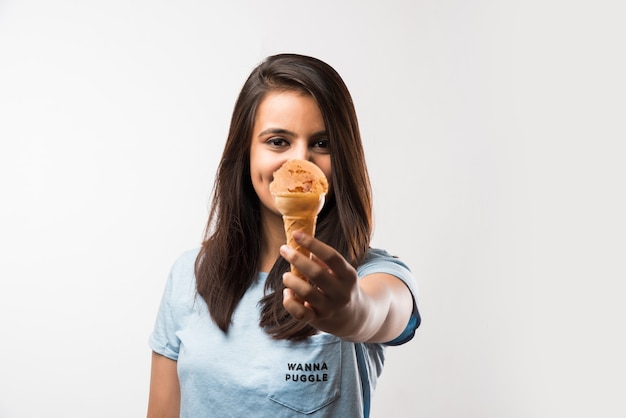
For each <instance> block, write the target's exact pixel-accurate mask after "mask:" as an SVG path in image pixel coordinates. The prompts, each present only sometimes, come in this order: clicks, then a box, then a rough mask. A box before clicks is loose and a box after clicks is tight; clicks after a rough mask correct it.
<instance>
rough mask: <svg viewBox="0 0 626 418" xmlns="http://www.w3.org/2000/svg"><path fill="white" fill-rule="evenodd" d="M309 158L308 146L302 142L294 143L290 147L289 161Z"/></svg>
mask: <svg viewBox="0 0 626 418" xmlns="http://www.w3.org/2000/svg"><path fill="white" fill-rule="evenodd" d="M310 157H311V154H310V152H309V144H307V143H304V142H298V143H294V144H293V145H292V147H291V152H290V155H289V158H290V159H294V160H308V159H309V158H310Z"/></svg>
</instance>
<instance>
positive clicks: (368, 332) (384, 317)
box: [280, 232, 413, 342]
mask: <svg viewBox="0 0 626 418" xmlns="http://www.w3.org/2000/svg"><path fill="white" fill-rule="evenodd" d="M294 239H295V240H296V242H298V244H300V245H301V246H303V247H305V248H307V249H308V250H309V251H311V253H312V254H313V257H311V258H310V259H309V258H308V257H306V256H304V255H302V254H300V253H299V252H297V251H295V250H293V249H292V248H290V247H288V246H286V245H283V246H282V247H281V249H280V253H281V255H282V256H283V257H284V258H285V259H286V260H287V261H288V262H289V263H291V264H293V265H294V266H295V267H296V268H297V269H298V270H299V271H300V272H301V273H302V274H303V275H304V276H305V277H306V278H307V279H308V280H303V279H302V278H300V277H298V276H296V275H294V274H292V273H290V272H287V273H285V274H284V275H283V283H284V285H285V286H286V289H285V291H284V295H283V305H284V306H285V309H286V310H287V311H288V312H289V313H290V314H291V315H292V316H294V317H295V318H297V319H299V320H301V321H304V322H307V323H309V324H310V325H311V326H313V327H315V328H317V329H319V330H321V331H324V332H328V333H331V334H334V335H337V336H338V337H340V338H343V339H346V340H350V341H359V342H365V341H368V342H387V341H390V340H392V339H394V338H395V337H397V336H398V335H400V334H401V333H402V331H403V330H404V328H405V327H406V325H407V323H408V321H409V317H410V314H411V311H412V309H413V299H412V297H411V294H410V291H409V290H408V288H407V287H406V285H405V284H404V283H403V282H402V281H401V280H400V279H398V278H397V277H395V276H391V275H388V274H382V273H381V274H373V275H369V276H366V277H363V278H361V279H360V280H357V273H356V270H355V269H354V268H353V267H352V266H351V265H350V264H349V263H348V262H347V261H346V260H345V259H344V258H343V257H342V256H341V254H339V253H338V252H337V251H335V249H333V248H332V247H330V246H328V245H326V244H324V243H322V242H321V241H319V240H317V239H315V238H313V237H311V236H309V235H306V234H304V233H302V232H296V233H294Z"/></svg>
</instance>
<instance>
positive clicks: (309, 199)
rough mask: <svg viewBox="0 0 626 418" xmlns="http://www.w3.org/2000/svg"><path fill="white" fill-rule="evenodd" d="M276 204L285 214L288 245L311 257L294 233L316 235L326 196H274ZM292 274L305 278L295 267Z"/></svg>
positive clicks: (297, 194)
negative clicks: (301, 232)
mask: <svg viewBox="0 0 626 418" xmlns="http://www.w3.org/2000/svg"><path fill="white" fill-rule="evenodd" d="M274 202H275V203H276V207H277V208H278V210H279V211H280V212H281V213H282V214H283V224H284V227H285V237H286V239H287V245H289V246H290V247H291V248H293V249H294V250H296V251H298V252H299V253H301V254H303V255H305V256H306V257H310V256H311V254H310V252H309V251H308V250H307V249H306V248H304V247H302V246H300V245H299V244H298V243H297V242H296V241H295V239H294V238H293V233H294V232H296V231H303V232H304V233H306V234H308V235H311V236H314V235H315V225H316V223H317V213H318V212H319V211H320V210H321V208H322V206H324V195H323V194H321V195H317V194H308V193H289V194H284V195H276V196H274ZM291 272H292V273H293V274H295V275H296V276H298V277H304V276H303V275H302V274H301V273H300V271H299V270H298V269H296V268H295V267H294V266H293V265H291Z"/></svg>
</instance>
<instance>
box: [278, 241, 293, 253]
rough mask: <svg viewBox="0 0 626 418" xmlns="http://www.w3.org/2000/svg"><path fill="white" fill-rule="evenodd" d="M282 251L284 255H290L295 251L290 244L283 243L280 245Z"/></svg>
mask: <svg viewBox="0 0 626 418" xmlns="http://www.w3.org/2000/svg"><path fill="white" fill-rule="evenodd" d="M280 253H281V254H282V255H290V254H291V253H293V248H291V247H290V246H288V245H285V244H283V245H281V246H280Z"/></svg>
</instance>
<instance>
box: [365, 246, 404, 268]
mask: <svg viewBox="0 0 626 418" xmlns="http://www.w3.org/2000/svg"><path fill="white" fill-rule="evenodd" d="M373 266H389V267H390V268H400V269H403V270H407V271H409V272H410V271H411V270H410V269H409V266H407V265H406V264H405V263H404V261H402V260H401V259H400V258H399V257H398V256H395V255H392V254H390V253H389V252H388V251H387V250H384V249H382V248H370V249H369V250H368V252H367V255H366V256H365V258H364V259H363V261H362V262H361V264H360V265H359V268H358V270H363V269H367V268H371V267H373Z"/></svg>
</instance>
